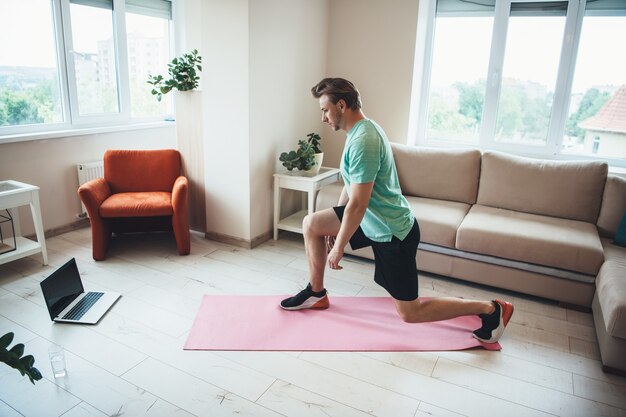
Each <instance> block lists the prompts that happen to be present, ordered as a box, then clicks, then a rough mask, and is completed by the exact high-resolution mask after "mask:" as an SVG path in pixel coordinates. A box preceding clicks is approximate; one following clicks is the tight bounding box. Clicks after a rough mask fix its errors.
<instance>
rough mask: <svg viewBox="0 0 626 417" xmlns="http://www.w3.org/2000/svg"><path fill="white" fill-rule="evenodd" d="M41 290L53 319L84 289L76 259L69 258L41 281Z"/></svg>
mask: <svg viewBox="0 0 626 417" xmlns="http://www.w3.org/2000/svg"><path fill="white" fill-rule="evenodd" d="M41 290H42V291H43V297H44V298H45V300H46V305H47V306H48V312H49V313H50V318H51V319H52V320H54V318H55V317H56V316H58V315H59V313H60V312H61V311H63V309H64V308H65V307H67V306H68V305H69V304H70V303H71V302H72V301H74V299H75V298H76V297H78V296H79V295H80V294H82V292H83V291H84V289H83V283H82V282H81V280H80V273H79V272H78V267H77V266H76V260H75V259H74V258H72V259H70V260H69V261H67V262H66V263H65V265H63V266H62V267H60V268H59V269H57V270H56V271H54V272H53V273H52V274H50V276H49V277H48V278H46V279H44V280H43V281H41Z"/></svg>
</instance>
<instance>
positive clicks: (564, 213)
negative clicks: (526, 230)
mask: <svg viewBox="0 0 626 417" xmlns="http://www.w3.org/2000/svg"><path fill="white" fill-rule="evenodd" d="M607 171H608V167H607V164H606V163H604V162H594V161H591V162H589V161H584V162H580V161H546V160H539V159H530V158H522V157H517V156H512V155H507V154H503V153H499V152H484V153H483V157H482V165H481V174H480V186H479V190H478V200H477V202H478V204H481V205H484V206H491V207H498V208H504V209H509V210H516V211H521V212H525V213H533V214H543V215H546V216H553V217H561V218H564V219H572V220H580V221H584V222H591V223H594V224H595V223H596V220H597V219H598V214H599V211H600V203H601V202H602V193H603V190H604V184H605V182H606V177H607Z"/></svg>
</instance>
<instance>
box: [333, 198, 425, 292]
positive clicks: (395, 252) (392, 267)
mask: <svg viewBox="0 0 626 417" xmlns="http://www.w3.org/2000/svg"><path fill="white" fill-rule="evenodd" d="M345 208H346V207H345V206H338V207H333V209H334V210H335V213H336V214H337V217H339V221H341V220H342V219H343V212H344V210H345ZM419 242H420V228H419V225H418V224H417V219H415V221H414V223H413V228H412V229H411V231H410V232H409V234H408V235H407V236H406V237H405V238H404V240H400V239H398V238H397V237H395V236H393V237H392V239H391V242H375V241H373V240H372V239H370V238H369V237H367V236H365V233H363V229H361V226H359V228H358V229H356V231H355V232H354V234H353V235H352V237H351V238H350V247H351V248H352V249H353V250H356V249H361V248H364V247H367V246H371V247H372V250H373V251H374V263H375V272H374V281H376V283H377V284H378V285H380V286H381V287H383V288H384V289H386V290H387V292H388V293H389V294H391V296H392V297H393V298H395V299H396V300H401V301H413V300H415V299H416V298H417V297H418V291H417V290H418V285H417V262H416V261H415V255H416V254H417V245H418V244H419Z"/></svg>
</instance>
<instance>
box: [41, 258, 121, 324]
mask: <svg viewBox="0 0 626 417" xmlns="http://www.w3.org/2000/svg"><path fill="white" fill-rule="evenodd" d="M41 290H42V291H43V297H44V298H45V300H46V306H47V307H48V312H49V313H50V318H51V319H52V320H53V321H60V322H67V323H85V324H96V323H97V322H98V321H99V320H100V319H101V318H102V316H104V314H105V313H106V312H107V311H108V310H109V309H110V308H111V306H112V305H113V304H114V303H115V302H116V301H117V300H118V298H120V297H121V296H122V294H119V293H113V292H108V291H107V292H102V291H90V292H87V293H86V292H85V289H84V288H83V283H82V281H81V279H80V273H79V272H78V267H77V266H76V259H75V258H72V259H70V260H69V261H67V262H66V263H65V265H63V266H62V267H60V268H59V269H57V270H56V271H54V272H53V273H52V274H50V276H49V277H48V278H46V279H44V280H43V281H41Z"/></svg>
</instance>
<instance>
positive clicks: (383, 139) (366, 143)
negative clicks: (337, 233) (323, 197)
mask: <svg viewBox="0 0 626 417" xmlns="http://www.w3.org/2000/svg"><path fill="white" fill-rule="evenodd" d="M340 168H341V175H342V177H343V181H344V184H345V185H346V190H347V191H348V196H349V195H350V184H353V183H354V184H364V183H368V182H374V188H373V190H372V196H371V198H370V201H369V205H368V207H367V210H366V211H365V216H363V220H362V221H361V228H362V229H363V232H364V233H365V236H367V237H369V238H370V239H372V240H373V241H375V242H389V241H391V238H392V237H393V236H395V237H397V238H398V239H400V240H404V238H405V237H406V235H408V234H409V232H410V231H411V228H412V227H413V222H414V217H413V213H412V212H411V208H410V207H409V202H408V201H407V200H406V198H404V196H403V195H402V190H401V189H400V182H399V181H398V173H397V172H396V164H395V163H394V161H393V154H392V151H391V146H390V145H389V140H388V139H387V136H386V135H385V132H384V131H383V129H382V128H381V127H380V126H378V124H376V123H375V122H374V121H373V120H369V119H363V120H359V121H358V122H357V123H356V124H355V125H354V126H353V127H352V129H350V131H349V132H348V136H347V138H346V144H345V146H344V148H343V154H342V156H341V167H340Z"/></svg>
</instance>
